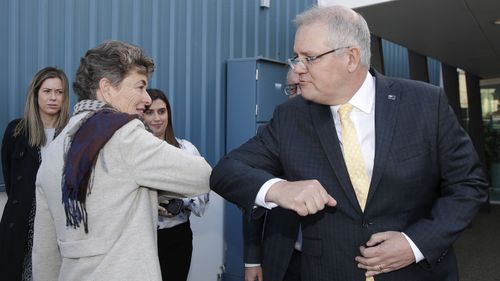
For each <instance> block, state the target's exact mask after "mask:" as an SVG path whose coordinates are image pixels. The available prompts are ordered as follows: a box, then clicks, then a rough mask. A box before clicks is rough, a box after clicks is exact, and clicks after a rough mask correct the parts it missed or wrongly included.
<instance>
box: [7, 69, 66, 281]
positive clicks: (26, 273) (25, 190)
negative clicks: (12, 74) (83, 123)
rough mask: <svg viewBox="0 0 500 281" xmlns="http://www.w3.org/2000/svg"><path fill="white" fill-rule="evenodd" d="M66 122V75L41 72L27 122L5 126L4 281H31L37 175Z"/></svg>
mask: <svg viewBox="0 0 500 281" xmlns="http://www.w3.org/2000/svg"><path fill="white" fill-rule="evenodd" d="M68 119H69V91H68V79H67V78H66V74H64V72H63V71H62V70H60V69H57V68H55V67H46V68H43V69H41V70H40V71H38V72H37V73H36V74H35V76H34V77H33V79H32V81H31V84H30V86H29V88H28V96H27V99H26V105H25V109H24V117H23V118H20V119H15V120H13V121H11V122H10V123H9V124H8V125H7V128H6V129H5V134H4V136H3V141H2V168H3V176H4V179H5V190H6V192H7V196H8V200H7V203H6V205H5V209H4V212H3V216H2V221H1V222H0V272H1V276H2V277H1V278H2V280H11V281H16V280H31V249H32V245H33V222H34V218H35V179H36V173H37V171H38V167H39V166H40V162H41V161H42V159H43V158H44V157H42V156H43V155H44V152H45V148H46V147H47V145H48V144H49V143H50V142H52V140H53V139H54V137H55V136H57V134H58V133H59V132H60V131H61V130H62V129H63V127H64V126H65V125H66V123H67V122H68Z"/></svg>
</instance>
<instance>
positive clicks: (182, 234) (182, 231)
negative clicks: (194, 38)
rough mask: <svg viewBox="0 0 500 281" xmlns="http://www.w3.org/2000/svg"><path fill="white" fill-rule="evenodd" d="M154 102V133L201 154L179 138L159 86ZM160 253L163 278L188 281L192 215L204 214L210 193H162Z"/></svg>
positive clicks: (149, 118)
mask: <svg viewBox="0 0 500 281" xmlns="http://www.w3.org/2000/svg"><path fill="white" fill-rule="evenodd" d="M147 92H148V94H149V96H150V97H151V104H150V105H149V106H146V111H145V112H144V121H145V123H146V125H148V127H149V129H150V130H151V132H152V133H153V134H154V135H155V136H156V137H158V138H159V139H162V140H164V141H166V142H168V143H169V144H171V145H173V146H175V147H178V148H180V149H182V150H183V151H185V152H186V153H188V154H192V155H200V153H199V152H198V149H196V147H195V146H194V145H193V144H192V143H190V142H189V141H187V140H185V139H178V138H176V137H175V134H174V128H173V126H172V110H171V107H170V103H169V101H168V98H167V96H166V95H165V94H164V93H163V92H162V91H161V90H159V89H148V90H147ZM158 195H159V198H158V199H159V202H160V207H159V208H160V211H159V217H158V256H159V260H160V268H161V275H162V279H163V281H186V279H187V277H188V273H189V267H190V266H191V255H192V252H193V232H192V230H191V224H190V221H189V216H190V215H191V213H194V214H195V215H196V216H198V217H200V216H201V215H203V213H204V212H205V209H206V208H207V204H208V198H209V197H208V193H207V194H204V195H201V196H197V197H191V198H184V199H174V200H172V199H169V197H168V194H166V195H164V194H163V193H162V192H159V193H158Z"/></svg>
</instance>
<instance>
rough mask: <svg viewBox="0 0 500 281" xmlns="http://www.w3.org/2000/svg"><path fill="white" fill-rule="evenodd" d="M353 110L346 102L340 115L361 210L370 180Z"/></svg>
mask: <svg viewBox="0 0 500 281" xmlns="http://www.w3.org/2000/svg"><path fill="white" fill-rule="evenodd" d="M351 111H352V105H350V104H348V103H346V104H343V105H342V106H341V107H340V108H339V111H338V113H339V117H340V124H341V130H342V146H343V147H344V161H345V164H346V166H347V172H348V173H349V178H350V179H351V183H352V186H353V187H354V192H355V193H356V197H357V198H358V202H359V206H361V210H363V211H364V210H365V205H366V198H368V189H369V188H370V180H369V179H368V173H367V172H366V167H365V162H364V161H363V157H362V156H361V146H360V144H359V141H358V134H357V133H356V128H354V124H353V123H352V120H351V118H350V117H349V115H350V114H351ZM374 280H375V279H373V277H367V278H366V279H365V281H374Z"/></svg>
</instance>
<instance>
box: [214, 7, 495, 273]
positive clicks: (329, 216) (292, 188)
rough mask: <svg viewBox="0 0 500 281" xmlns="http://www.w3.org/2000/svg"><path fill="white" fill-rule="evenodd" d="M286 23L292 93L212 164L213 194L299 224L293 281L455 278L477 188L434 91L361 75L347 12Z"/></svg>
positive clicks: (479, 183) (314, 12) (366, 38)
mask: <svg viewBox="0 0 500 281" xmlns="http://www.w3.org/2000/svg"><path fill="white" fill-rule="evenodd" d="M296 23H297V33H296V36H295V44H294V53H295V55H296V57H294V58H293V59H290V61H289V63H290V66H291V67H292V68H293V69H294V71H295V73H297V74H299V76H300V88H301V92H302V95H301V96H300V97H297V98H294V99H291V100H290V101H288V102H286V103H284V104H282V105H280V106H279V107H277V108H276V110H275V113H274V116H273V120H272V121H271V122H270V124H269V125H268V126H267V127H266V128H264V129H263V130H262V132H260V133H259V134H258V135H257V136H256V137H254V138H252V139H250V140H249V141H248V142H247V143H245V144H243V145H242V146H241V147H239V148H238V149H236V150H234V151H232V152H231V153H229V154H228V155H227V156H225V157H224V158H223V159H222V160H221V161H220V162H219V163H218V164H217V166H216V167H215V168H214V170H213V171H212V177H211V186H212V188H213V190H215V191H216V192H217V193H219V194H221V195H222V196H223V197H224V198H226V199H228V200H229V201H231V202H235V203H236V204H238V205H239V206H241V207H242V208H243V209H244V211H245V214H246V215H247V217H249V218H257V217H259V215H261V214H262V213H263V211H262V208H260V207H264V208H268V209H271V208H274V207H276V206H280V207H282V208H285V209H290V210H293V211H295V212H297V213H298V214H299V215H300V216H302V217H301V227H302V233H303V243H302V259H301V272H302V280H305V281H322V280H325V281H326V280H328V281H332V280H339V281H346V280H347V281H350V280H359V281H361V280H374V279H375V280H376V281H382V280H390V281H400V280H405V281H412V280H415V281H416V280H418V281H423V280H426V281H428V280H435V281H443V280H458V270H457V263H456V257H455V253H454V251H453V247H452V244H453V242H454V241H455V240H456V239H457V237H458V235H459V234H460V232H461V231H463V229H465V228H466V227H467V226H468V225H469V224H470V222H471V221H472V219H473V217H474V216H475V214H476V213H477V211H478V210H479V206H480V205H481V203H482V202H484V201H485V200H486V194H487V181H486V180H485V175H484V172H483V169H482V167H481V164H480V162H479V160H478V157H477V155H476V152H475V150H474V147H473V145H472V143H471V141H470V139H469V137H468V136H467V134H466V133H465V131H464V130H463V129H462V128H461V127H460V125H459V124H458V122H457V119H456V117H455V115H454V114H453V112H452V110H451V109H450V107H449V105H448V102H447V99H446V95H445V93H444V92H443V90H442V89H441V88H438V87H435V86H432V85H429V84H426V83H422V82H416V81H409V80H403V79H394V78H388V77H384V76H382V75H380V74H378V73H377V72H375V71H374V70H372V69H370V68H369V62H370V32H369V30H368V26H367V24H366V22H365V20H364V19H363V18H362V17H361V16H360V15H359V14H357V13H356V12H354V11H353V10H351V9H347V8H344V7H340V6H331V7H315V8H312V9H310V10H308V11H305V12H303V13H302V14H300V15H298V16H297V18H296ZM360 162H361V164H360ZM278 175H282V178H281V179H279V178H277V176H278ZM257 206H259V207H257Z"/></svg>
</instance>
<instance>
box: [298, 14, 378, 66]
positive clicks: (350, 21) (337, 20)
mask: <svg viewBox="0 0 500 281" xmlns="http://www.w3.org/2000/svg"><path fill="white" fill-rule="evenodd" d="M317 22H324V23H326V24H327V25H328V27H329V31H330V36H329V38H327V44H328V45H329V46H331V47H332V49H335V48H341V47H354V46H356V47H358V48H359V50H360V55H361V58H360V61H361V64H362V65H364V66H367V67H368V66H370V57H371V52H370V29H369V28H368V24H367V23H366V21H365V19H364V18H363V17H362V16H361V15H360V14H358V13H357V12H355V11H353V10H351V9H349V8H346V7H343V6H338V5H335V6H326V7H318V6H316V7H313V8H311V9H309V10H306V11H304V12H302V13H301V14H299V15H297V17H296V18H295V23H296V25H297V28H299V27H301V26H303V25H310V24H313V23H317Z"/></svg>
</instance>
